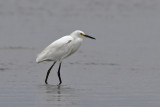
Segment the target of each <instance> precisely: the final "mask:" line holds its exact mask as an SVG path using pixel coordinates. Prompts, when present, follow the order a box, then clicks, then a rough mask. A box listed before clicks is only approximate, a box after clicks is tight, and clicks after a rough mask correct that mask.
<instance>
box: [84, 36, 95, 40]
mask: <svg viewBox="0 0 160 107" xmlns="http://www.w3.org/2000/svg"><path fill="white" fill-rule="evenodd" d="M84 36H85V37H87V38H91V39H95V40H96V38H94V37H92V36H89V35H84Z"/></svg>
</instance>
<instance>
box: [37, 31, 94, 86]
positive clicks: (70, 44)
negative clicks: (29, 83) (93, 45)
mask: <svg viewBox="0 0 160 107" xmlns="http://www.w3.org/2000/svg"><path fill="white" fill-rule="evenodd" d="M83 36H84V37H87V38H91V39H95V38H94V37H91V36H89V35H86V34H85V33H84V32H83V31H80V30H76V31H74V32H72V33H71V34H70V35H67V36H64V37H62V38H60V39H58V40H56V41H54V42H53V43H51V44H50V45H49V46H47V47H46V48H45V49H44V50H43V51H42V52H41V53H40V54H39V55H38V56H37V59H36V62H37V63H40V62H43V61H53V64H52V66H51V67H50V68H49V69H48V72H47V75H46V79H45V83H46V84H48V82H47V79H48V76H49V73H50V71H51V69H52V67H53V66H54V65H55V63H56V62H57V61H59V68H58V72H57V74H58V78H59V82H60V83H59V85H60V84H61V83H62V80H61V76H60V69H61V64H62V60H63V59H64V58H67V57H68V56H70V55H72V54H73V53H75V52H76V51H77V50H78V48H79V47H80V45H81V42H82V37H83Z"/></svg>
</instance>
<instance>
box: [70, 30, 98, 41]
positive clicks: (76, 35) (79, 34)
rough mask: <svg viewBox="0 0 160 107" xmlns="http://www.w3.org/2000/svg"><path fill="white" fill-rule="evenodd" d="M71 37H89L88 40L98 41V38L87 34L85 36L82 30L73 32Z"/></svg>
mask: <svg viewBox="0 0 160 107" xmlns="http://www.w3.org/2000/svg"><path fill="white" fill-rule="evenodd" d="M71 35H72V36H74V37H80V38H82V37H87V38H91V39H96V38H94V37H91V36H89V35H86V34H85V33H84V32H83V31H81V30H76V31H74V32H72V33H71Z"/></svg>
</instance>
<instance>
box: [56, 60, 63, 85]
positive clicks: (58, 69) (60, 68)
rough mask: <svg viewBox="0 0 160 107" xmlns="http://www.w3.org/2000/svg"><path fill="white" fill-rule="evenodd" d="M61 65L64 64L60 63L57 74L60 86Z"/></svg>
mask: <svg viewBox="0 0 160 107" xmlns="http://www.w3.org/2000/svg"><path fill="white" fill-rule="evenodd" d="M61 63H62V62H60V64H59V68H58V72H57V74H58V78H59V85H60V84H61V83H62V80H61V74H60V69H61Z"/></svg>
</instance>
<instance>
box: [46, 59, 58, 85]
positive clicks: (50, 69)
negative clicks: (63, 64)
mask: <svg viewBox="0 0 160 107" xmlns="http://www.w3.org/2000/svg"><path fill="white" fill-rule="evenodd" d="M55 63H56V62H53V64H52V66H51V67H50V68H49V69H48V72H47V75H46V79H45V83H46V84H48V82H47V79H48V76H49V73H50V71H51V69H52V67H53V66H54V64H55Z"/></svg>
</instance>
